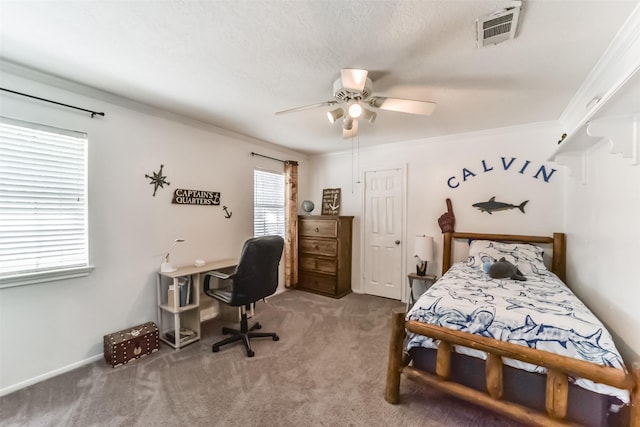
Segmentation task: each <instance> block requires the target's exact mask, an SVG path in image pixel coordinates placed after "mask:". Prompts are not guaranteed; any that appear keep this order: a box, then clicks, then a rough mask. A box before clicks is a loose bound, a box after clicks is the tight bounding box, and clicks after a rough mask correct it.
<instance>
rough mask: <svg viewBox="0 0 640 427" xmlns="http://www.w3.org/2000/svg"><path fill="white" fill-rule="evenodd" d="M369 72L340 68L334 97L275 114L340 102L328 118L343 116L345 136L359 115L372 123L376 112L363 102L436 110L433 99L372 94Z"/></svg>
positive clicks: (408, 109)
mask: <svg viewBox="0 0 640 427" xmlns="http://www.w3.org/2000/svg"><path fill="white" fill-rule="evenodd" d="M368 74H369V72H368V71H367V70H361V69H354V68H343V69H342V70H340V78H339V79H337V80H336V81H335V82H333V97H334V98H335V101H333V100H332V101H325V102H319V103H316V104H311V105H306V106H303V107H296V108H290V109H288V110H283V111H278V112H276V114H286V113H293V112H297V111H303V110H308V109H311V108H318V107H325V106H329V107H331V106H334V105H336V104H341V103H343V104H346V107H345V108H344V109H343V108H336V109H334V110H332V111H328V112H327V118H328V119H329V122H330V123H335V122H336V121H338V120H339V119H340V118H342V137H343V138H345V139H348V138H353V137H355V136H357V135H358V119H359V118H360V117H363V118H364V119H365V120H367V121H368V122H369V123H373V122H374V121H375V120H376V117H377V113H376V112H374V111H370V110H368V109H367V108H364V107H363V105H364V106H368V107H372V108H379V109H381V110H389V111H396V112H399V113H409V114H417V115H423V116H428V115H430V114H432V113H433V111H434V110H435V108H436V104H435V102H429V101H419V100H415V99H402V98H391V97H385V96H372V94H373V82H372V81H371V79H370V78H369V77H368ZM345 110H346V111H345Z"/></svg>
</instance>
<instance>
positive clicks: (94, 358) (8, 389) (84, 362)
mask: <svg viewBox="0 0 640 427" xmlns="http://www.w3.org/2000/svg"><path fill="white" fill-rule="evenodd" d="M103 357H104V354H103V353H100V354H97V355H95V356H92V357H90V358H88V359H84V360H80V361H78V362H75V363H72V364H70V365H67V366H63V367H62V368H59V369H54V370H53V371H50V372H47V373H46V374H42V375H38V376H37V377H33V378H30V379H28V380H25V381H22V382H19V383H17V384H13V385H10V386H8V387H5V388H2V389H0V397H2V396H6V395H7V394H9V393H13V392H14V391H18V390H20V389H22V388H25V387H28V386H30V385H33V384H36V383H39V382H41V381H44V380H48V379H49V378H53V377H55V376H58V375H60V374H64V373H65V372H69V371H72V370H74V369H77V368H79V367H81V366H84V365H88V364H89V363H93V362H95V361H97V360H100V359H102V358H103Z"/></svg>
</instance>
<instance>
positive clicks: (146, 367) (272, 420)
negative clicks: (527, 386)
mask: <svg viewBox="0 0 640 427" xmlns="http://www.w3.org/2000/svg"><path fill="white" fill-rule="evenodd" d="M397 306H402V304H401V303H400V302H398V301H393V300H388V299H384V298H378V297H373V296H368V295H357V294H350V295H347V296H346V297H344V298H342V299H339V300H335V299H332V298H326V297H322V296H318V295H313V294H309V293H305V292H301V291H289V292H285V293H283V294H280V295H277V296H274V297H273V298H271V299H270V300H269V303H267V304H265V303H262V302H260V303H258V306H257V308H256V316H255V317H254V319H252V322H251V323H253V321H255V320H258V321H260V323H261V324H262V325H263V330H265V331H269V332H270V331H274V332H277V333H278V334H279V335H280V341H278V342H274V341H272V340H271V339H268V338H267V339H260V340H255V341H253V342H252V343H253V344H252V345H253V348H254V350H255V352H256V355H255V357H253V358H247V357H246V356H245V354H244V349H243V347H242V345H240V344H232V345H231V346H229V347H223V348H222V349H221V350H220V352H219V353H211V344H212V343H213V342H214V341H217V340H219V339H221V338H222V336H221V335H220V327H221V325H222V324H221V323H220V321H218V320H212V321H209V322H206V323H204V324H203V339H202V340H201V341H200V342H198V343H194V344H192V345H190V346H188V347H186V348H184V349H183V350H181V351H174V350H172V349H170V348H169V347H168V346H166V345H164V344H162V345H161V347H160V351H159V352H156V353H154V354H153V355H151V356H147V357H145V358H143V359H140V360H139V361H136V362H134V363H132V364H130V365H126V366H121V367H118V368H115V369H112V368H110V367H109V366H107V365H106V364H105V363H104V362H103V361H100V362H96V363H93V364H91V365H88V366H85V367H82V368H80V369H77V370H74V371H72V372H69V373H66V374H64V375H60V376H58V377H55V378H52V379H50V380H47V381H44V382H42V383H39V384H36V385H33V386H31V387H28V388H26V389H23V390H19V391H17V392H15V393H12V394H10V395H7V396H5V397H3V398H0V425H2V426H83V427H84V426H474V427H475V426H515V425H517V424H516V423H513V422H511V421H509V420H506V419H504V418H502V417H500V416H497V415H494V414H492V413H489V412H487V411H485V410H483V409H481V408H478V407H475V406H473V405H469V404H467V403H465V402H462V401H459V400H456V399H453V398H450V397H447V396H444V395H442V394H440V393H438V392H435V391H430V390H425V389H421V388H419V387H418V386H417V385H415V384H413V383H410V382H409V381H407V380H406V379H404V378H403V381H402V385H401V399H402V403H401V404H400V405H390V404H388V403H387V402H385V400H384V398H383V395H384V385H385V384H384V383H385V373H386V363H387V351H388V342H389V324H390V318H391V316H390V312H391V309H392V308H393V307H397ZM101 338H102V337H100V339H101Z"/></svg>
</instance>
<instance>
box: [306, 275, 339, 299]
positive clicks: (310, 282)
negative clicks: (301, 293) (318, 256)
mask: <svg viewBox="0 0 640 427" xmlns="http://www.w3.org/2000/svg"><path fill="white" fill-rule="evenodd" d="M298 286H299V287H300V288H302V289H307V290H310V291H316V292H321V293H325V294H330V295H335V293H336V280H335V277H334V276H323V275H321V274H313V273H303V272H301V273H300V278H299V280H298Z"/></svg>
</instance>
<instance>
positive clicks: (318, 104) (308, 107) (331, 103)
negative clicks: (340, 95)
mask: <svg viewBox="0 0 640 427" xmlns="http://www.w3.org/2000/svg"><path fill="white" fill-rule="evenodd" d="M337 103H338V101H325V102H318V103H316V104H311V105H305V106H302V107H295V108H290V109H288V110H282V111H278V112H276V115H280V114H288V113H295V112H297V111H304V110H311V109H312V108H318V107H330V106H332V105H336V104H337Z"/></svg>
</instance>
